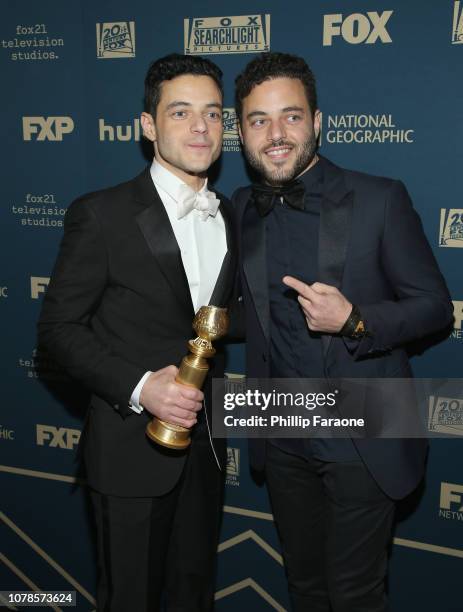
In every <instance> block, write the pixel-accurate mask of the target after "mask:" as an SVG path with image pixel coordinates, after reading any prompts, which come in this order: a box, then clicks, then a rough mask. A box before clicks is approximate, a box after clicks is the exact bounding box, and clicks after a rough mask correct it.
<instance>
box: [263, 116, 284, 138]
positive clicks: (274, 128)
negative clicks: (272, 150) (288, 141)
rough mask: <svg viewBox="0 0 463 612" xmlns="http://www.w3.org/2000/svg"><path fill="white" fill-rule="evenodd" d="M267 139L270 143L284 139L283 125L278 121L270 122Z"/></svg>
mask: <svg viewBox="0 0 463 612" xmlns="http://www.w3.org/2000/svg"><path fill="white" fill-rule="evenodd" d="M267 137H268V139H269V140H271V141H272V142H278V141H279V140H281V139H282V138H286V131H285V127H284V125H283V123H282V122H281V121H279V120H275V121H271V122H270V124H269V127H268V134H267Z"/></svg>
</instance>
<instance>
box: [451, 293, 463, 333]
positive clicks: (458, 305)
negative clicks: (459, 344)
mask: <svg viewBox="0 0 463 612" xmlns="http://www.w3.org/2000/svg"><path fill="white" fill-rule="evenodd" d="M452 303H453V318H454V319H455V323H454V325H453V332H452V335H451V338H455V339H456V340H462V339H463V329H462V325H463V302H462V301H460V300H452Z"/></svg>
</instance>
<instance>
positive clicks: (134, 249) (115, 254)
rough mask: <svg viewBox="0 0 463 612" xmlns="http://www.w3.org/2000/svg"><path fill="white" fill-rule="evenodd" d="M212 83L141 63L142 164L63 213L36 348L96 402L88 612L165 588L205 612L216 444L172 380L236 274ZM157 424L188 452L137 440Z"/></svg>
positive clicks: (202, 74)
mask: <svg viewBox="0 0 463 612" xmlns="http://www.w3.org/2000/svg"><path fill="white" fill-rule="evenodd" d="M221 77H222V73H221V71H220V70H219V68H218V67H217V66H216V65H215V64H213V63H212V62H210V61H209V60H206V59H203V58H199V57H190V56H182V55H177V54H172V55H170V56H167V57H164V58H162V59H159V60H157V61H155V62H154V63H153V64H152V65H151V67H150V69H149V71H148V73H147V76H146V80H145V112H144V113H143V114H142V116H141V123H142V127H143V132H144V136H145V137H146V138H148V139H149V140H150V141H152V142H153V145H154V160H153V163H152V165H151V166H150V167H148V168H146V169H145V170H144V171H143V172H142V173H141V174H140V175H139V176H137V177H136V178H134V179H132V180H130V181H128V182H126V183H122V184H120V185H117V186H115V187H112V188H110V189H104V190H102V191H98V192H95V193H91V194H88V195H85V196H83V197H81V198H79V199H78V200H76V201H75V202H74V203H73V204H72V205H71V206H70V207H69V209H68V211H67V213H66V217H65V231H64V237H63V240H62V243H61V247H60V251H59V255H58V259H57V262H56V265H55V268H54V271H53V274H52V278H51V282H50V285H49V288H48V291H47V295H46V297H45V301H44V304H43V310H42V314H41V317H40V321H39V341H40V344H41V345H42V346H44V347H45V348H46V349H47V350H48V352H49V353H51V354H52V355H53V356H54V357H55V358H56V359H57V360H58V362H59V363H61V364H62V365H63V366H64V368H65V369H66V370H67V371H68V372H69V373H70V374H71V375H72V376H73V377H74V378H76V379H77V380H79V381H81V382H82V383H83V384H84V385H85V386H86V387H87V388H88V389H89V390H90V391H91V392H92V399H91V404H90V408H89V412H88V415H87V419H86V424H85V428H84V432H83V435H82V445H83V454H84V460H85V464H86V469H87V475H88V484H89V486H90V487H91V496H92V501H93V505H94V509H95V516H96V523H97V534H98V562H99V583H98V609H99V610H111V612H116V611H121V612H122V611H124V612H127V611H128V610H136V611H137V612H143V611H144V610H150V611H152V610H158V609H159V606H160V598H161V592H162V591H163V590H165V592H166V597H167V609H168V610H172V611H174V610H182V611H184V610H188V611H190V610H191V611H197V612H204V611H205V610H210V609H212V606H213V596H214V567H215V556H216V549H217V541H218V529H219V518H220V508H221V495H222V484H223V479H222V474H221V469H223V468H222V466H223V458H224V455H225V447H224V441H219V442H214V443H213V442H212V438H211V434H210V429H209V424H210V422H211V421H210V419H211V415H210V414H208V401H207V397H208V386H210V378H209V381H208V382H206V387H205V395H206V399H205V400H204V396H203V393H202V392H201V391H199V390H196V389H194V388H189V387H186V386H183V385H180V384H178V383H176V382H175V380H174V379H175V376H176V374H177V371H178V370H177V365H178V364H179V363H180V361H181V359H182V357H183V356H184V355H185V354H186V352H187V340H188V339H189V338H191V337H192V335H193V333H194V332H193V330H192V321H193V318H194V314H195V311H197V310H198V309H199V307H200V306H202V305H203V304H208V303H211V304H214V305H217V306H225V305H226V304H227V303H228V300H229V294H230V292H231V286H232V284H233V281H234V276H235V254H234V251H233V245H232V242H231V240H230V237H231V233H232V232H231V225H230V210H229V206H230V204H229V202H228V201H227V200H226V199H225V198H224V197H223V196H222V195H221V194H219V193H218V192H216V191H215V190H211V189H210V188H208V185H207V178H206V172H207V170H208V168H209V167H210V165H211V164H212V163H213V162H214V161H215V160H216V159H217V158H218V157H219V155H220V151H221V145H222V95H223V92H222V83H221ZM212 375H215V376H223V355H221V354H220V353H219V354H218V356H217V358H216V360H215V364H213V367H212V368H211V371H210V376H212ZM203 404H205V405H206V409H205V410H204V409H203ZM153 415H155V416H156V417H159V418H160V419H163V420H165V421H168V422H171V423H175V424H178V425H183V426H185V427H188V428H192V443H191V446H190V448H189V450H188V451H187V452H179V451H169V450H167V449H164V448H163V447H161V446H158V445H157V444H155V443H153V442H151V441H150V440H149V439H148V438H147V437H146V435H145V428H146V426H147V424H148V422H149V420H150V419H151V418H152V416H153Z"/></svg>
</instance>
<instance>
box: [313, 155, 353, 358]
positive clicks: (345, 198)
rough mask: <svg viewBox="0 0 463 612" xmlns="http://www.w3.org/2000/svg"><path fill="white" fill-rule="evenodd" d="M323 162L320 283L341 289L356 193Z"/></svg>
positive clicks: (325, 340)
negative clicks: (349, 189) (348, 188)
mask: <svg viewBox="0 0 463 612" xmlns="http://www.w3.org/2000/svg"><path fill="white" fill-rule="evenodd" d="M320 161H321V162H322V163H323V165H324V188H323V199H322V205H321V211H320V230H319V238H318V272H319V280H320V282H322V283H325V284H327V285H332V286H334V287H336V288H337V289H341V285H342V277H343V273H344V264H345V261H346V255H347V248H348V243H349V239H350V226H351V219H352V207H353V203H354V192H353V191H348V190H347V187H346V184H345V181H344V176H343V172H342V170H341V169H339V168H337V167H336V166H334V165H333V164H331V163H330V162H328V161H327V160H325V159H321V160H320ZM331 339H332V336H330V335H323V336H322V342H323V352H324V355H325V356H326V354H327V352H328V349H329V346H330V343H331Z"/></svg>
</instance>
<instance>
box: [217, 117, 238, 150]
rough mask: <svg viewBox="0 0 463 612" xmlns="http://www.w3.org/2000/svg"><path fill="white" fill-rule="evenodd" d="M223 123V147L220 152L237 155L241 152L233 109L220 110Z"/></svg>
mask: <svg viewBox="0 0 463 612" xmlns="http://www.w3.org/2000/svg"><path fill="white" fill-rule="evenodd" d="M222 122H223V145H222V150H223V151H226V152H234V153H237V152H239V151H240V150H241V144H240V136H239V133H238V123H237V116H236V111H235V109H234V108H224V109H223V110H222Z"/></svg>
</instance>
